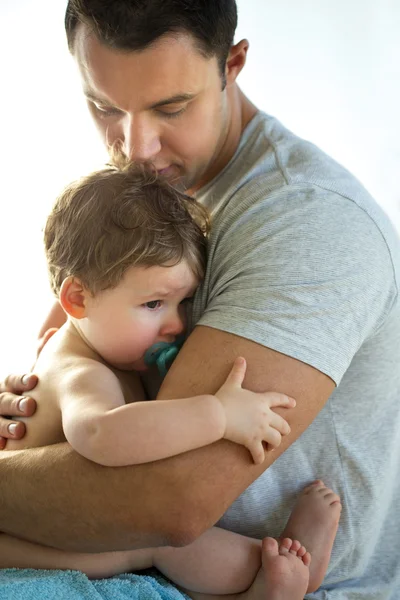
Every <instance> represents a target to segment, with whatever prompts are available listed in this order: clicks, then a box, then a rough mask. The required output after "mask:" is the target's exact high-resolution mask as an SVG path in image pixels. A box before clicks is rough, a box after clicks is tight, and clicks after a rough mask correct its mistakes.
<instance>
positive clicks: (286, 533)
mask: <svg viewBox="0 0 400 600" xmlns="http://www.w3.org/2000/svg"><path fill="white" fill-rule="evenodd" d="M341 510H342V505H341V503H340V498H339V496H338V495H337V494H335V493H334V492H332V490H330V489H329V488H327V487H326V486H325V485H324V483H323V482H322V481H321V480H318V481H314V483H313V484H311V485H310V486H308V487H306V488H305V489H304V490H303V492H302V494H301V496H300V497H299V499H298V500H297V502H296V505H295V507H294V509H293V511H292V514H291V515H290V517H289V521H288V522H287V525H286V527H285V529H284V530H283V533H282V537H290V538H292V539H293V538H295V539H298V540H300V541H301V543H302V544H304V545H305V546H306V548H307V550H308V551H309V552H310V554H311V557H312V562H311V566H310V580H309V585H308V589H307V592H313V591H315V590H317V589H318V588H319V587H320V585H321V584H322V582H323V580H324V577H325V573H326V570H327V568H328V564H329V559H330V556H331V552H332V546H333V542H334V540H335V536H336V532H337V528H338V524H339V518H340V512H341Z"/></svg>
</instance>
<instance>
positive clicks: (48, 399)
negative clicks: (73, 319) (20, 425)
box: [7, 322, 145, 450]
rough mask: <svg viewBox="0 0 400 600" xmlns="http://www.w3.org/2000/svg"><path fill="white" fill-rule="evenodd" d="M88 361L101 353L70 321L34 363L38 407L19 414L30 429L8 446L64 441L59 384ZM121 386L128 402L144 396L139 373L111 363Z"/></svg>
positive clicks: (25, 446)
mask: <svg viewBox="0 0 400 600" xmlns="http://www.w3.org/2000/svg"><path fill="white" fill-rule="evenodd" d="M85 361H86V362H87V365H88V369H90V368H91V367H90V365H91V364H93V361H101V359H100V357H98V355H97V354H96V353H95V352H94V351H93V350H92V349H91V348H89V347H88V346H87V344H86V343H85V342H84V340H83V339H82V338H81V337H80V336H78V335H77V333H76V330H74V328H73V326H72V325H71V324H70V323H68V322H67V323H66V324H65V325H64V326H63V327H62V328H61V329H60V330H59V331H58V332H57V333H55V334H54V335H53V337H52V338H51V339H50V340H49V341H48V342H47V344H46V346H45V347H44V348H43V350H42V352H41V354H40V355H39V357H38V360H37V362H36V364H35V368H34V373H35V374H36V375H37V376H38V377H39V383H38V385H37V386H36V387H35V389H34V390H32V392H30V393H29V395H30V396H31V397H32V398H34V400H35V401H36V405H37V409H36V412H35V414H34V415H33V416H32V417H29V418H27V419H25V418H18V419H17V418H16V419H15V420H19V421H24V422H25V423H26V424H27V432H26V434H25V436H24V437H23V439H21V440H9V441H8V442H7V450H23V449H24V448H34V447H38V446H49V445H51V444H57V443H59V442H65V441H66V440H65V435H64V432H63V428H62V414H61V409H60V402H59V397H60V386H61V385H62V380H63V377H65V376H66V375H67V374H70V373H71V370H74V369H78V368H79V369H82V366H83V365H84V364H85ZM110 370H111V371H112V372H113V373H114V374H115V376H116V378H117V379H118V381H119V384H120V386H121V389H122V392H123V395H124V399H125V402H126V403H130V402H137V401H141V400H145V394H144V391H143V387H142V385H141V382H140V378H139V375H138V374H137V373H134V372H122V371H118V370H116V369H113V368H111V367H110Z"/></svg>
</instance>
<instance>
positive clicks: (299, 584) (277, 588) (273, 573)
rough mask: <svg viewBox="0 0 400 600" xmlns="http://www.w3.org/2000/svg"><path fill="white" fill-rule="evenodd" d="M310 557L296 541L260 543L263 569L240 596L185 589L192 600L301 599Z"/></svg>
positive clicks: (269, 539) (307, 576)
mask: <svg viewBox="0 0 400 600" xmlns="http://www.w3.org/2000/svg"><path fill="white" fill-rule="evenodd" d="M310 561H311V557H310V554H309V553H308V552H306V549H305V548H304V546H302V545H301V544H300V542H298V541H297V540H295V541H293V540H291V539H288V538H285V539H284V540H282V541H281V542H279V543H278V542H277V541H276V540H274V539H273V538H265V539H264V540H263V542H262V567H261V569H260V570H259V572H258V574H257V577H256V578H255V580H254V582H253V583H252V585H251V587H250V588H249V589H248V590H247V591H245V592H243V593H242V594H233V595H229V596H222V597H221V596H215V595H214V594H212V595H205V594H199V593H197V592H191V591H188V590H184V591H185V592H186V594H187V595H188V596H190V597H191V598H193V600H303V598H304V594H305V593H306V590H307V585H308V578H309V565H310Z"/></svg>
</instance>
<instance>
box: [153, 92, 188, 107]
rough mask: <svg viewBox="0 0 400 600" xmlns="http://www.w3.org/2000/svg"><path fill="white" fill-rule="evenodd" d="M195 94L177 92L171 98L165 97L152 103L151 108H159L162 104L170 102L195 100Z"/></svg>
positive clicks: (178, 102)
mask: <svg viewBox="0 0 400 600" xmlns="http://www.w3.org/2000/svg"><path fill="white" fill-rule="evenodd" d="M194 97H195V94H177V95H176V96H171V97H170V98H164V99H163V100H159V101H158V102H155V103H154V104H151V105H150V107H149V108H159V107H160V106H166V105H168V104H180V103H181V102H189V101H190V100H193V98H194Z"/></svg>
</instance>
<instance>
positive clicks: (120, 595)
mask: <svg viewBox="0 0 400 600" xmlns="http://www.w3.org/2000/svg"><path fill="white" fill-rule="evenodd" d="M143 573H145V574H143V575H133V574H132V573H130V574H126V575H117V576H115V577H112V578H110V579H95V580H90V579H88V578H87V577H86V575H84V574H83V573H81V572H80V571H44V570H43V571H42V570H36V569H1V570H0V598H4V599H6V600H184V599H185V600H189V598H188V597H187V596H186V594H181V592H179V591H178V590H177V589H176V588H175V587H174V586H173V585H172V583H170V582H169V581H167V580H166V579H164V578H163V577H162V576H161V575H160V574H159V573H158V571H155V570H154V569H151V570H149V571H144V572H143Z"/></svg>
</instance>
